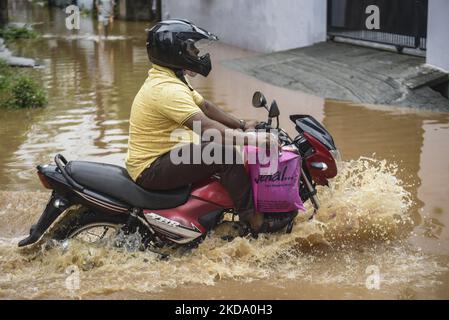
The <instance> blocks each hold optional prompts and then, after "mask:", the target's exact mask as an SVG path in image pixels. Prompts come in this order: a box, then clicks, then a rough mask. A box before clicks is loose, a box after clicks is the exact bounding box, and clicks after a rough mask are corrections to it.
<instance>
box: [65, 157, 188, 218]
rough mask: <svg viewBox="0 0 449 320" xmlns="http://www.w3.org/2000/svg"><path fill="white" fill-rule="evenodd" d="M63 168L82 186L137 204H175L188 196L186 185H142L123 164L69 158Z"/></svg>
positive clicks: (164, 206)
mask: <svg viewBox="0 0 449 320" xmlns="http://www.w3.org/2000/svg"><path fill="white" fill-rule="evenodd" d="M65 169H66V171H67V173H68V174H69V175H70V176H71V177H72V179H73V180H75V181H76V182H77V183H79V184H80V185H82V186H83V187H86V188H87V189H90V190H92V191H96V192H98V193H101V194H104V195H108V196H111V197H113V198H115V199H117V200H121V201H122V202H125V203H129V204H130V205H132V206H133V207H137V208H142V209H155V210H157V209H169V208H175V207H178V206H180V205H182V204H184V203H186V202H187V199H188V198H189V196H190V185H187V186H183V187H181V188H178V189H172V190H151V191H149V190H146V189H143V188H142V187H140V186H139V185H138V184H136V183H135V182H134V181H133V180H132V179H131V177H130V176H129V175H128V172H127V171H126V169H125V168H122V167H119V166H115V165H111V164H106V163H97V162H89V161H70V162H69V163H67V165H66V167H65Z"/></svg>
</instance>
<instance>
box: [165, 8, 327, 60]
mask: <svg viewBox="0 0 449 320" xmlns="http://www.w3.org/2000/svg"><path fill="white" fill-rule="evenodd" d="M326 17H327V14H326V0H182V1H179V0H163V1H162V18H163V19H168V18H184V19H188V20H190V21H192V22H193V23H195V24H197V25H198V26H200V27H203V28H205V29H207V30H208V31H210V32H212V33H214V34H216V35H217V36H218V37H219V38H220V40H221V41H223V42H225V43H228V44H231V45H235V46H238V47H241V48H244V49H249V50H254V51H259V52H273V51H280V50H287V49H292V48H298V47H305V46H309V45H312V44H314V43H316V42H321V41H325V39H326V23H327V22H326Z"/></svg>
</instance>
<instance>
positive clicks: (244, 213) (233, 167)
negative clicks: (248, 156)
mask: <svg viewBox="0 0 449 320" xmlns="http://www.w3.org/2000/svg"><path fill="white" fill-rule="evenodd" d="M206 147H208V149H207V152H208V153H209V151H210V150H217V149H215V148H214V147H216V148H220V149H221V153H222V157H221V159H220V160H221V161H220V163H211V164H209V163H205V162H204V159H203V157H201V156H200V155H199V154H198V153H199V152H201V154H203V150H204V148H206ZM171 152H176V153H177V155H178V156H179V157H182V156H183V154H184V155H185V158H187V159H188V160H189V162H188V164H185V163H180V164H174V163H173V162H172V160H171V159H170V153H171ZM171 152H168V153H166V154H164V155H162V156H160V157H159V158H158V159H156V161H154V162H153V163H152V164H151V166H150V167H149V168H147V169H145V170H144V171H143V172H142V174H141V175H140V176H139V177H138V178H137V181H136V182H137V184H139V185H140V186H141V187H143V188H145V189H149V190H151V189H153V190H168V189H175V188H178V187H182V186H185V185H187V184H191V183H195V182H198V181H201V180H205V179H207V178H209V177H211V176H212V175H214V174H219V175H220V177H221V179H220V182H221V184H222V185H223V187H225V189H226V190H227V191H228V192H229V195H230V197H231V198H232V200H233V201H234V206H235V209H236V211H237V213H238V214H239V218H240V220H242V221H247V220H248V219H249V217H251V215H252V214H253V213H254V205H253V195H252V190H251V182H250V179H249V176H248V174H247V173H246V170H245V167H244V164H243V161H242V160H241V158H240V155H239V154H238V152H236V150H235V148H234V147H233V146H228V145H219V144H216V143H214V142H203V143H201V145H196V146H195V145H193V144H188V145H185V146H182V147H180V148H177V149H174V150H172V151H171ZM186 152H187V154H186ZM213 154H214V153H213V152H212V155H213ZM225 155H228V156H229V155H232V157H231V158H232V164H226V162H225V160H226V158H225ZM194 158H195V159H194ZM231 158H229V157H228V158H227V160H228V162H229V160H231ZM194 160H196V162H194ZM217 162H218V161H217Z"/></svg>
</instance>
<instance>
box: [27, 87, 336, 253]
mask: <svg viewBox="0 0 449 320" xmlns="http://www.w3.org/2000/svg"><path fill="white" fill-rule="evenodd" d="M252 102H253V106H254V107H256V108H260V107H263V108H265V109H267V111H268V113H269V115H268V121H267V122H261V123H259V124H258V126H257V128H256V129H258V130H276V132H277V133H278V137H279V142H280V145H281V147H282V148H288V149H289V150H292V149H295V150H296V151H297V152H299V154H300V156H301V158H302V170H301V172H302V173H301V177H300V179H299V183H300V186H299V190H300V197H301V199H302V200H303V202H306V201H308V200H310V201H311V202H312V204H313V206H314V208H315V210H317V209H318V208H319V201H318V198H317V195H316V189H315V187H316V185H327V184H328V179H330V178H333V177H334V176H335V175H336V174H337V166H336V162H337V160H338V159H339V157H340V154H339V152H338V149H337V148H336V146H335V143H334V141H333V139H332V136H331V135H330V134H329V132H328V131H327V130H326V129H325V128H324V127H323V126H322V125H321V124H320V123H319V122H318V121H316V120H315V119H314V118H313V117H311V116H308V115H291V116H290V119H291V121H293V122H294V123H295V126H296V130H297V132H298V135H297V136H296V137H295V138H294V139H292V138H290V136H289V135H288V134H287V133H286V132H285V131H284V130H282V129H281V128H279V108H278V106H277V104H276V101H273V103H272V104H271V106H270V108H268V106H267V101H266V99H265V97H264V96H263V94H262V93H260V92H256V93H255V94H254V96H253V101H252ZM273 119H276V122H277V125H276V126H273V125H272V122H273ZM55 164H56V165H39V166H37V175H38V177H39V179H40V181H41V183H42V185H43V186H44V187H45V188H47V189H51V190H53V192H52V195H51V197H50V200H49V201H48V204H47V206H46V208H45V210H44V212H43V214H42V216H41V217H40V218H39V221H38V222H37V223H36V224H35V225H33V226H32V227H31V230H30V235H29V236H28V237H27V238H26V239H23V240H22V241H20V242H19V247H23V246H27V245H31V244H34V243H36V242H38V241H39V240H41V239H43V238H45V236H46V235H47V238H51V239H55V240H65V239H70V238H75V237H81V236H82V235H83V236H87V237H88V239H89V240H91V239H92V237H93V240H95V241H98V240H100V239H104V238H107V235H108V234H109V236H111V235H112V236H114V237H117V235H118V234H119V233H122V234H125V235H127V234H138V235H139V241H141V244H142V245H143V246H144V247H145V248H146V247H153V248H154V247H156V248H157V247H161V246H164V245H167V244H172V245H173V244H182V245H185V244H196V243H198V242H199V241H201V240H202V239H204V237H205V236H206V235H207V234H208V232H209V231H211V230H213V229H214V228H216V227H217V226H219V225H220V224H223V223H224V222H229V221H228V220H229V219H228V220H225V219H224V217H225V214H226V213H229V214H231V215H232V217H234V215H235V214H236V213H235V212H234V210H233V208H234V205H233V202H232V200H231V198H230V197H229V195H228V193H227V191H226V190H225V189H224V188H223V187H222V186H221V184H220V182H219V177H216V176H213V177H211V178H209V179H208V180H206V181H202V182H199V183H195V184H193V185H187V186H185V187H182V188H179V189H175V190H169V191H157V190H152V191H149V190H145V189H143V188H141V187H140V186H138V185H137V184H136V183H135V182H134V181H133V180H132V179H131V178H130V177H129V175H128V173H127V171H126V169H124V168H122V167H119V166H115V165H110V164H104V163H94V162H87V161H70V162H68V161H67V160H66V159H65V158H64V157H63V156H62V155H60V154H58V155H56V157H55ZM296 215H297V212H296V211H295V212H287V213H264V219H265V220H266V221H268V222H270V223H271V225H275V228H274V229H275V230H274V229H273V230H272V231H279V230H286V232H290V231H291V229H292V227H293V221H294V218H295V217H296ZM232 220H234V219H232Z"/></svg>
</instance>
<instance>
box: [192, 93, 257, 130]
mask: <svg viewBox="0 0 449 320" xmlns="http://www.w3.org/2000/svg"><path fill="white" fill-rule="evenodd" d="M200 108H201V110H202V111H203V113H204V114H205V115H206V116H207V117H208V118H210V119H212V120H215V121H216V122H219V123H221V124H223V125H225V126H226V127H228V128H231V129H242V130H246V129H249V128H251V127H252V128H253V127H254V126H255V124H253V123H252V122H248V123H243V125H242V122H241V121H240V120H239V119H237V118H236V117H234V116H233V115H231V114H229V113H227V112H225V111H223V110H222V109H220V108H219V107H217V106H216V105H215V104H213V103H212V102H210V101H208V100H206V99H204V102H203V104H202V105H201V106H200Z"/></svg>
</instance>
